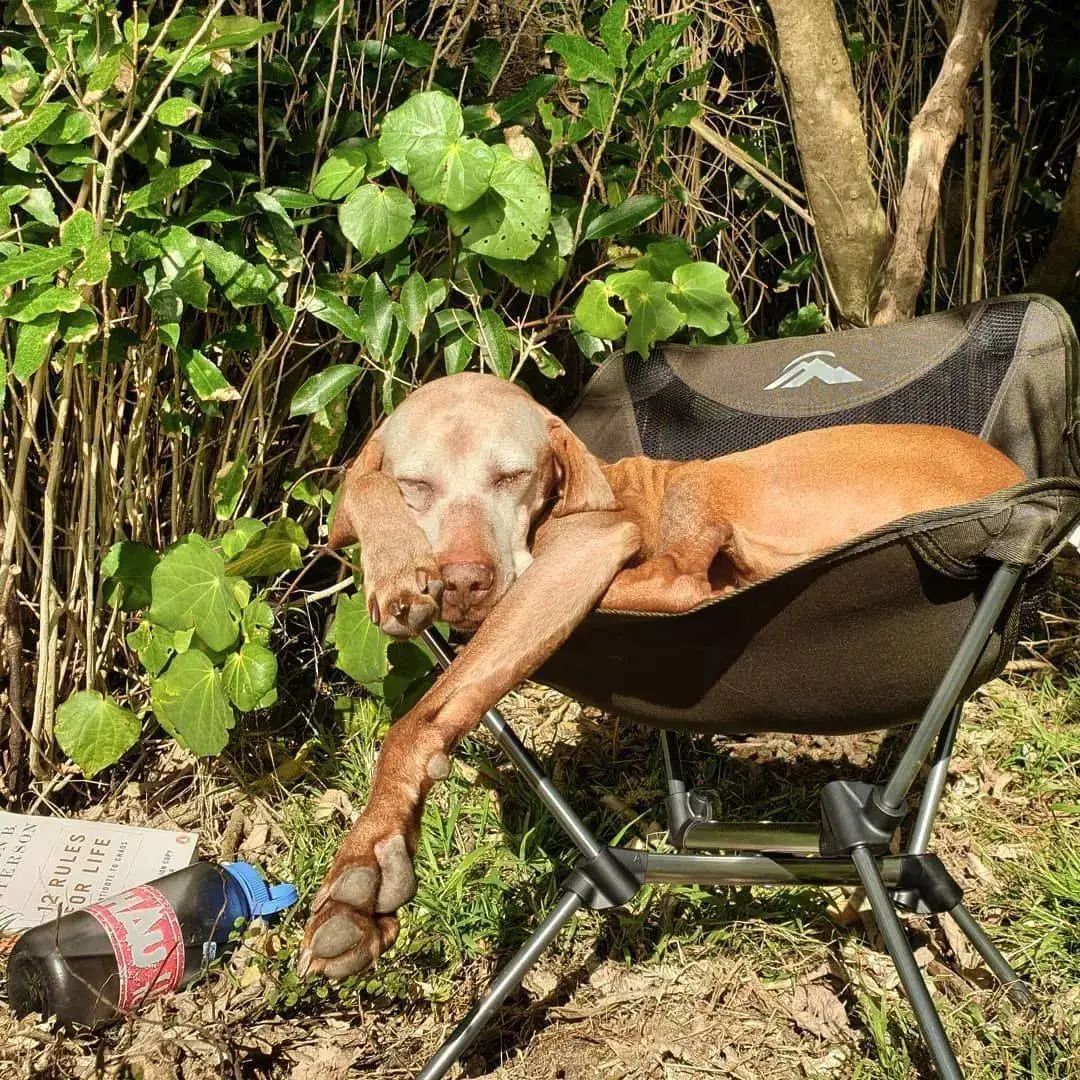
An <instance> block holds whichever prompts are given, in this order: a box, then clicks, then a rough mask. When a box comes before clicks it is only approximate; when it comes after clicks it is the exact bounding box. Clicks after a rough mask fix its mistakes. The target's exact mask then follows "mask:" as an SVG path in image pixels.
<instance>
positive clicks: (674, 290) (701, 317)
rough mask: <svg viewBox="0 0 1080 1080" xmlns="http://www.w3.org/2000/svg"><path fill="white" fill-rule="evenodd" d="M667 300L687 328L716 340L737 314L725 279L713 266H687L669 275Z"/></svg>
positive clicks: (723, 273) (710, 264) (697, 264)
mask: <svg viewBox="0 0 1080 1080" xmlns="http://www.w3.org/2000/svg"><path fill="white" fill-rule="evenodd" d="M671 280H672V286H671V290H670V292H669V294H668V295H669V297H670V299H671V301H672V302H673V303H674V304H675V306H676V307H677V308H678V309H679V310H680V311H681V312H682V313H683V316H684V317H685V318H686V324H687V326H695V327H697V328H698V329H699V330H703V331H704V332H705V333H706V334H708V335H709V337H716V336H717V335H718V334H722V333H723V332H724V331H725V330H727V328H728V326H729V325H730V324H731V316H732V315H738V313H739V310H738V308H737V307H736V306H735V301H734V300H732V299H731V294H730V293H729V292H728V288H727V282H728V275H727V271H726V270H721V269H720V267H719V266H716V265H714V264H713V263H706V262H695V263H687V264H685V265H683V266H678V267H676V268H675V271H674V273H673V274H672V275H671Z"/></svg>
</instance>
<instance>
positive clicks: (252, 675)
mask: <svg viewBox="0 0 1080 1080" xmlns="http://www.w3.org/2000/svg"><path fill="white" fill-rule="evenodd" d="M277 671H278V663H277V657H276V656H275V655H274V654H273V653H272V652H271V651H270V650H269V649H268V648H266V646H265V645H260V644H259V643H258V642H255V641H246V642H244V644H243V645H241V646H240V648H239V649H237V650H236V652H234V653H230V654H229V655H228V656H227V657H226V659H225V664H224V666H223V667H222V670H221V681H222V685H223V686H224V687H225V692H226V693H227V694H228V695H229V700H230V701H231V702H232V703H233V704H234V705H235V706H236V707H237V708H238V709H239V710H240V711H241V712H251V710H252V709H264V708H266V707H267V706H268V705H272V704H273V703H274V701H275V700H276V698H277V693H276V691H275V687H276V686H277Z"/></svg>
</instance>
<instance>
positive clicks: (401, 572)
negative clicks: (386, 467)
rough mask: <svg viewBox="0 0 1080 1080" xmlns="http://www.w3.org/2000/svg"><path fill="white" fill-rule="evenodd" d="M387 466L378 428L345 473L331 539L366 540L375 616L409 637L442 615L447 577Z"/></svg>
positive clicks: (342, 542) (364, 560) (388, 629)
mask: <svg viewBox="0 0 1080 1080" xmlns="http://www.w3.org/2000/svg"><path fill="white" fill-rule="evenodd" d="M382 466H383V445H382V436H381V435H380V434H379V432H376V433H375V434H374V435H372V437H371V438H370V439H369V440H368V442H367V445H366V446H365V447H364V449H363V450H361V451H360V453H359V455H358V456H357V458H356V460H355V461H354V462H353V463H352V464H351V465H350V466H349V468H348V470H347V471H346V473H345V479H344V482H343V483H342V486H341V496H340V498H339V499H338V505H337V510H336V511H335V513H334V522H333V526H332V527H331V529H330V539H329V545H330V547H332V548H340V547H347V546H348V545H350V544H357V543H358V544H359V545H360V565H361V567H362V569H363V572H364V596H365V597H366V599H367V606H368V612H369V614H370V615H371V621H372V622H374V623H375V624H376V625H377V626H378V627H380V628H381V629H382V631H383V633H386V634H389V635H390V636H391V637H397V638H406V637H411V636H412V635H413V634H419V633H420V631H421V630H423V629H424V628H425V627H426V626H430V625H431V623H432V622H433V621H434V619H435V618H436V616H437V615H438V610H439V598H440V596H441V595H442V590H443V582H442V578H441V577H440V575H439V566H438V563H437V562H436V560H435V554H434V552H433V551H432V550H431V544H430V543H429V542H428V538H427V537H426V536H425V535H424V532H423V530H422V529H421V528H420V526H419V525H417V524H416V522H415V521H414V520H413V518H412V515H411V514H410V513H409V510H408V507H407V506H406V505H405V500H404V498H402V495H401V491H400V490H399V488H398V486H397V484H396V483H395V482H394V479H393V477H391V476H389V475H387V474H386V473H384V472H383V471H382Z"/></svg>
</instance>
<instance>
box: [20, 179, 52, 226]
mask: <svg viewBox="0 0 1080 1080" xmlns="http://www.w3.org/2000/svg"><path fill="white" fill-rule="evenodd" d="M19 205H20V206H21V207H22V208H23V209H24V210H25V211H26V212H27V213H28V214H29V215H30V216H31V217H32V218H33V219H34V220H35V221H40V222H41V224H42V225H48V226H50V227H51V228H53V229H55V228H57V227H58V226H59V224H60V219H59V218H58V217H57V216H56V203H54V202H53V197H52V196H51V195H50V194H49V193H48V192H47V191H46V190H45V189H44V188H31V189H30V190H29V191H28V192H27V193H26V195H25V196H24V197H23V200H22V202H21V203H20V204H19Z"/></svg>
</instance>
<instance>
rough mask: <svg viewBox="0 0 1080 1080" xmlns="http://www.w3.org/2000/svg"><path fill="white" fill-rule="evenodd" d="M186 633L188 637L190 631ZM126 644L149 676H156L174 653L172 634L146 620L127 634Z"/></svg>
mask: <svg viewBox="0 0 1080 1080" xmlns="http://www.w3.org/2000/svg"><path fill="white" fill-rule="evenodd" d="M187 633H188V634H189V635H190V634H191V633H192V631H190V630H189V631H187ZM127 644H128V648H130V649H133V650H134V651H135V655H136V656H138V658H139V663H140V664H142V666H143V667H144V668H145V669H146V670H147V672H148V673H149V674H150V675H157V674H158V673H159V672H160V671H161V670H162V669H163V668H164V667H165V665H166V664H167V663H168V662H169V661H170V660H171V659H172V658H173V656H174V655H175V653H176V649H175V648H174V646H173V632H172V631H171V630H166V629H165V627H163V626H155V625H154V624H153V623H152V622H150V621H149V620H148V619H143V620H142V622H140V623H139V625H138V626H137V627H136V628H135V629H134V630H132V632H131V633H130V634H128V636H127ZM185 651H186V650H185Z"/></svg>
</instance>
